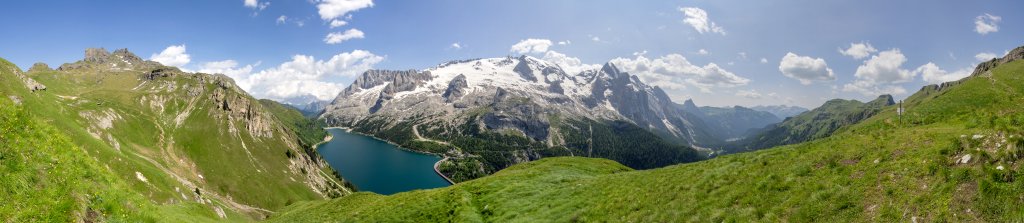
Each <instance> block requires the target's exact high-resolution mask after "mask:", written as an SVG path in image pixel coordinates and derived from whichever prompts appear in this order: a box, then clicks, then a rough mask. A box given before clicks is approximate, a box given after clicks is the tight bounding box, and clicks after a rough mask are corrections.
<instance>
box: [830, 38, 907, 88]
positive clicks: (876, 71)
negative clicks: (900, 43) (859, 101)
mask: <svg viewBox="0 0 1024 223" xmlns="http://www.w3.org/2000/svg"><path fill="white" fill-rule="evenodd" d="M906 62H907V57H906V56H903V53H901V52H900V50H899V49H891V50H886V51H882V52H880V53H878V55H874V56H871V59H868V60H867V61H864V64H862V65H860V66H858V67H857V71H856V73H854V75H853V76H854V77H857V80H856V81H854V82H853V83H849V84H846V85H844V86H843V91H851V92H859V93H861V94H863V95H867V96H874V95H879V94H903V93H906V89H903V88H902V87H900V86H898V85H896V84H899V83H906V82H910V81H912V80H914V77H916V76H917V72H914V71H910V70H905V69H903V68H902V66H903V63H906Z"/></svg>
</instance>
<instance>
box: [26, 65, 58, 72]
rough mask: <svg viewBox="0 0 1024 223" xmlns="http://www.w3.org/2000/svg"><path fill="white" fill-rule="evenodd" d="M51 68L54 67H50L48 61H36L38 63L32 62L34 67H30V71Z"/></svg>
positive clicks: (48, 69)
mask: <svg viewBox="0 0 1024 223" xmlns="http://www.w3.org/2000/svg"><path fill="white" fill-rule="evenodd" d="M51 70H53V69H50V65H46V63H43V62H36V63H34V64H32V67H30V68H28V72H29V73H33V72H43V71H51Z"/></svg>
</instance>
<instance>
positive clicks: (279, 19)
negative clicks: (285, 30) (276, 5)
mask: <svg viewBox="0 0 1024 223" xmlns="http://www.w3.org/2000/svg"><path fill="white" fill-rule="evenodd" d="M287 22H288V16H285V15H281V16H278V17H277V24H285V23H287Z"/></svg>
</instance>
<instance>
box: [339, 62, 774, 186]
mask: <svg viewBox="0 0 1024 223" xmlns="http://www.w3.org/2000/svg"><path fill="white" fill-rule="evenodd" d="M320 118H321V119H323V120H325V121H326V122H327V123H328V124H329V125H332V126H343V127H351V128H353V129H355V130H356V131H358V132H362V133H366V134H371V135H374V136H377V137H380V138H384V139H387V140H389V141H392V142H396V143H398V144H399V145H403V146H405V147H407V148H411V149H414V150H418V151H423V152H429V153H435V154H439V155H442V156H446V157H452V159H449V160H450V161H449V162H451V163H450V165H451V166H459V167H458V168H456V169H459V170H468V171H470V172H472V173H464V171H455V172H454V173H451V174H454V175H466V176H473V177H468V178H464V177H456V179H472V178H474V177H479V176H483V175H486V174H489V173H493V172H494V171H496V170H500V169H502V168H504V167H507V166H509V165H511V164H515V163H521V162H526V161H530V160H536V159H540V158H543V157H550V156H586V157H603V158H609V159H614V160H616V161H619V162H621V163H623V164H625V165H627V166H630V167H632V168H641V169H646V168H654V167H661V166H665V165H670V164H675V163H679V162H688V161H696V160H700V159H703V158H702V157H704V156H706V154H708V153H710V152H711V151H712V149H708V148H706V147H708V146H719V145H722V144H724V143H725V142H726V141H730V140H737V139H740V138H743V137H745V136H747V135H749V134H752V132H751V131H753V130H756V129H760V128H763V127H764V126H767V125H769V124H773V123H776V122H779V121H781V120H780V119H779V118H778V117H776V116H775V115H773V114H771V113H769V112H763V111H755V110H752V109H747V108H743V107H739V106H736V107H730V108H713V107H697V106H696V105H695V104H694V103H693V101H691V100H688V101H686V103H684V104H682V105H680V104H677V103H674V102H672V100H671V99H670V98H669V96H668V95H667V94H666V93H665V92H664V91H663V90H662V89H661V88H659V87H657V86H650V85H647V84H645V83H644V82H643V81H641V80H640V78H639V77H637V76H635V75H631V74H629V73H627V72H623V71H622V70H620V69H619V68H618V67H616V66H615V65H614V64H612V63H607V64H605V65H603V66H602V67H600V68H598V69H591V70H582V71H579V72H578V73H568V72H567V71H565V70H564V69H562V68H561V67H560V66H559V65H557V64H554V63H551V62H547V61H544V60H541V59H538V58H534V57H530V56H520V57H504V58H486V59H472V60H461V61H451V62H447V63H443V64H440V65H438V66H435V67H431V68H428V69H425V70H404V71H394V70H370V71H367V72H365V73H363V74H362V75H361V76H359V77H357V78H356V80H355V81H354V82H353V83H352V84H351V85H349V87H348V88H346V89H344V90H343V91H342V92H341V93H340V94H339V95H338V97H337V98H336V99H335V100H334V101H333V102H331V104H330V105H328V106H327V107H326V108H325V110H324V113H323V115H321V116H320ZM595 129H596V130H595ZM605 129H607V131H606V130H605ZM604 132H607V134H603V133H604ZM625 132H632V133H631V134H624V133H625ZM595 134H598V135H595ZM598 136H607V137H600V138H599V137H598ZM608 137H612V138H617V139H615V140H612V141H610V142H607V143H595V140H601V139H604V138H608ZM495 139H501V140H499V141H515V142H516V143H504V145H491V144H493V142H494V141H495ZM433 142H442V143H441V144H442V145H436V143H433ZM616 142H638V143H629V144H622V143H616ZM639 142H643V143H639ZM673 144H675V145H678V146H673ZM482 145H486V146H483V147H487V148H488V149H474V148H477V147H482ZM687 147H689V148H687ZM495 148H499V149H495ZM495 151H500V152H501V153H494V152H495ZM484 153H488V154H486V155H484ZM625 153H636V154H635V155H628V156H627V155H624V154H625ZM663 154H670V155H667V156H665V155H663ZM702 154H703V155H702ZM442 166H449V165H442ZM470 166H481V168H468V167H470ZM481 170H482V171H481Z"/></svg>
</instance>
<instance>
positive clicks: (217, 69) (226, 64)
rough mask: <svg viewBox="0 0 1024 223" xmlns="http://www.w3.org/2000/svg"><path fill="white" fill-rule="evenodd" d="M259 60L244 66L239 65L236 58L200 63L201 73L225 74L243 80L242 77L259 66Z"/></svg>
mask: <svg viewBox="0 0 1024 223" xmlns="http://www.w3.org/2000/svg"><path fill="white" fill-rule="evenodd" d="M259 64H260V63H259V62H257V63H256V64H250V65H245V66H242V67H239V66H238V62H237V61H234V60H222V61H214V62H206V63H202V64H200V65H199V71H198V72H200V73H208V74H224V75H227V76H228V77H231V78H232V79H235V80H241V78H245V77H247V76H248V75H249V74H250V73H252V69H253V68H254V67H256V66H259Z"/></svg>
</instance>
